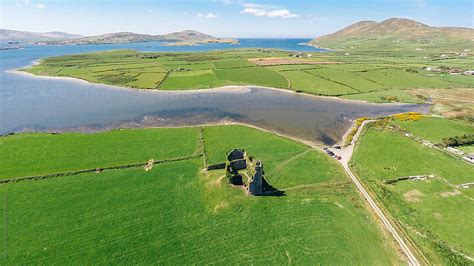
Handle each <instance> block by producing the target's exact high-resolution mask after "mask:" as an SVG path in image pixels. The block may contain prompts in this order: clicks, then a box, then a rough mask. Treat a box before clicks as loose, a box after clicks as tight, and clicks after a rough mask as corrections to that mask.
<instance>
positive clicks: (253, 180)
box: [226, 149, 264, 195]
mask: <svg viewBox="0 0 474 266" xmlns="http://www.w3.org/2000/svg"><path fill="white" fill-rule="evenodd" d="M227 161H228V162H227V164H226V171H227V177H228V179H229V183H231V184H233V185H237V186H247V189H248V192H249V194H252V195H261V194H262V193H263V174H264V172H263V164H262V162H261V161H257V162H256V163H255V164H254V162H253V158H252V157H249V156H247V154H246V153H245V151H244V150H240V149H233V150H232V151H231V152H229V154H228V155H227ZM242 175H243V176H245V177H246V179H247V182H245V180H244V179H243V177H242Z"/></svg>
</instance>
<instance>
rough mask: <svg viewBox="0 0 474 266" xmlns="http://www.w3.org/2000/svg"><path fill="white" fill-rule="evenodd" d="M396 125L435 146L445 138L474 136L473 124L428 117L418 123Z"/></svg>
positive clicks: (401, 122)
mask: <svg viewBox="0 0 474 266" xmlns="http://www.w3.org/2000/svg"><path fill="white" fill-rule="evenodd" d="M394 124H396V125H398V126H400V127H401V128H403V129H404V130H407V131H408V132H410V133H412V134H413V135H415V136H418V137H421V138H423V139H425V140H428V141H430V142H431V143H434V144H439V143H441V142H442V141H443V139H444V138H449V137H456V136H462V135H464V134H471V135H472V134H474V125H473V124H472V123H468V122H464V121H457V120H451V119H445V118H439V117H426V118H423V119H421V120H418V121H394Z"/></svg>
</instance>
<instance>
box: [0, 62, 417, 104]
mask: <svg viewBox="0 0 474 266" xmlns="http://www.w3.org/2000/svg"><path fill="white" fill-rule="evenodd" d="M39 63H40V62H39V61H38V60H35V61H33V63H32V64H31V65H29V66H25V67H22V68H28V67H31V66H33V65H37V64H39ZM22 68H16V69H10V70H6V71H5V72H6V73H9V74H14V75H23V76H26V77H30V78H39V79H50V80H63V81H70V82H78V83H82V84H87V85H92V86H97V87H101V86H103V87H106V88H110V89H120V90H129V91H134V92H143V93H165V94H196V93H199V94H201V93H214V92H226V93H249V92H250V91H251V90H252V89H264V90H273V91H278V92H282V93H288V94H293V95H301V96H303V97H315V98H318V99H326V100H335V101H341V102H351V103H358V104H373V105H381V106H404V105H412V104H417V103H372V102H369V101H365V100H355V99H344V98H340V97H337V96H328V95H315V94H310V93H307V92H296V91H293V90H290V89H283V88H274V87H265V86H258V85H225V86H221V87H214V88H207V89H190V90H158V89H137V88H131V87H126V86H117V85H110V84H104V83H97V82H90V81H87V80H84V79H80V78H74V77H60V76H44V75H36V74H32V73H29V72H25V71H21V70H20V69H22ZM417 105H418V104H417Z"/></svg>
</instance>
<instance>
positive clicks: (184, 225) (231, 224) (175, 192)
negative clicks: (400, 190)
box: [0, 126, 402, 265]
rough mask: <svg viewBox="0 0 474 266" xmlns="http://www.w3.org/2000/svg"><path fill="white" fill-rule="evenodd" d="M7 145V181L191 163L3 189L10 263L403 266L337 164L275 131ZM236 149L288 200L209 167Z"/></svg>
mask: <svg viewBox="0 0 474 266" xmlns="http://www.w3.org/2000/svg"><path fill="white" fill-rule="evenodd" d="M1 141H2V143H1V146H2V149H0V157H1V158H7V159H8V161H7V162H4V161H3V160H2V164H3V165H2V166H1V167H0V176H2V177H4V178H12V177H18V176H24V175H39V174H47V173H56V172H60V171H66V170H71V169H78V168H94V167H104V166H108V165H118V164H127V163H134V162H140V161H147V160H148V159H150V158H153V159H156V160H167V159H174V158H180V157H181V158H182V157H185V159H182V160H181V161H170V162H164V163H160V164H156V165H155V166H154V167H153V169H152V170H151V171H148V172H146V171H144V169H143V168H141V167H139V168H128V169H120V170H105V171H103V172H100V173H83V174H79V175H74V176H66V177H54V178H48V179H40V180H36V181H33V180H25V181H19V182H16V183H7V184H2V185H0V192H1V194H2V201H3V204H1V205H0V206H1V208H2V210H1V211H0V214H1V215H2V219H1V220H2V221H3V222H2V223H1V224H2V231H3V232H4V237H2V238H1V239H2V243H1V245H2V247H4V254H3V258H4V263H5V264H62V263H64V262H65V261H74V262H76V263H79V264H104V263H118V264H137V263H143V264H148V263H158V264H208V263H215V264H260V265H263V264H314V263H317V264H341V265H342V264H345V265H347V264H364V265H382V264H399V263H402V262H401V261H400V259H399V257H398V255H397V254H396V252H395V251H394V249H393V248H392V246H391V244H390V243H391V240H389V238H388V236H386V235H385V234H384V233H382V232H381V231H380V227H379V226H378V225H377V224H376V222H375V221H374V220H373V217H372V216H371V214H370V213H369V212H368V211H367V209H366V207H365V203H364V201H363V200H362V199H361V197H360V196H359V194H358V193H357V192H356V189H355V187H354V186H353V184H352V183H351V181H350V180H349V179H348V177H347V176H346V175H345V173H344V171H343V170H342V168H341V167H340V166H339V165H338V164H337V162H335V161H334V160H333V159H331V158H329V157H328V156H327V155H325V154H323V153H322V152H321V151H318V150H314V149H312V148H309V147H307V146H304V145H302V144H298V143H295V142H293V141H290V140H288V139H285V138H281V137H278V136H275V135H273V134H270V133H265V132H261V131H258V130H256V129H251V128H247V127H243V126H211V127H204V128H202V129H201V128H175V129H136V130H116V131H110V132H103V133H93V134H78V133H64V134H60V135H51V134H18V135H14V136H6V137H2V138H1ZM3 147H6V149H3ZM234 147H242V148H245V149H246V150H247V151H248V153H249V154H251V155H253V156H255V157H256V158H258V159H261V160H263V163H264V168H265V172H266V178H267V180H268V181H269V183H270V184H271V185H273V186H275V187H276V188H278V189H280V190H282V191H284V192H285V196H280V197H276V196H261V197H255V196H247V195H246V194H245V192H244V191H243V190H241V189H239V188H235V187H231V186H229V185H228V184H227V181H226V180H225V179H223V176H224V170H215V171H209V172H207V173H206V172H205V171H203V169H204V165H205V164H212V163H216V162H221V161H224V160H225V156H226V152H227V151H229V149H231V148H234ZM192 156H194V157H192ZM6 166H7V167H6Z"/></svg>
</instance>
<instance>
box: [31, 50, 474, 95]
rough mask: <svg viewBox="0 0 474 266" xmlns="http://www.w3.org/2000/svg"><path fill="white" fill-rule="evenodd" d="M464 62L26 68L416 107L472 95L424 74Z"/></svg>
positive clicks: (461, 83) (109, 80)
mask: <svg viewBox="0 0 474 266" xmlns="http://www.w3.org/2000/svg"><path fill="white" fill-rule="evenodd" d="M469 65H471V66H472V65H474V59H473V58H472V56H471V55H469V56H465V57H462V58H458V56H455V55H453V56H450V57H447V58H439V55H438V54H437V53H436V52H433V51H430V52H417V53H414V52H412V53H410V52H405V53H403V54H400V53H396V52H372V53H368V52H356V53H354V54H349V53H343V52H327V53H295V52H288V51H282V50H269V49H234V50H223V51H222V50H221V51H212V52H200V53H197V52H196V53H150V52H147V53H139V52H136V51H131V50H123V51H110V52H98V53H87V54H80V55H71V56H59V57H52V58H46V59H43V60H41V64H40V65H35V66H33V67H32V68H27V69H25V70H24V71H28V72H30V73H33V74H37V75H48V76H67V77H75V78H80V79H84V80H87V81H91V82H98V83H105V84H110V85H117V86H125V87H131V88H138V89H160V90H187V89H207V88H214V87H219V86H224V85H258V86H268V87H275V88H282V89H290V90H294V91H298V92H306V93H311V94H316V95H329V96H339V97H344V98H349V99H358V100H367V101H371V102H415V103H419V102H424V101H426V100H427V99H426V98H424V97H421V98H420V97H417V95H413V94H411V93H410V92H411V91H412V90H413V89H439V88H473V87H474V81H473V80H474V78H473V77H468V76H462V75H450V74H447V73H446V71H445V72H430V71H427V70H426V69H425V67H427V66H430V67H433V68H436V67H441V68H443V69H447V68H460V69H468V68H469Z"/></svg>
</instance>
